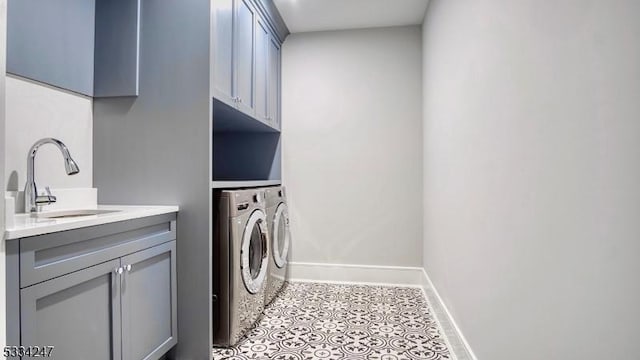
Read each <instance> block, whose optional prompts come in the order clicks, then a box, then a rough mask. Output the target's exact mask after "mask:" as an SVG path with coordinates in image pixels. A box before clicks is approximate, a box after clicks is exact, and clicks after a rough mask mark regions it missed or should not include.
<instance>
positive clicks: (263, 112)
mask: <svg viewBox="0 0 640 360" xmlns="http://www.w3.org/2000/svg"><path fill="white" fill-rule="evenodd" d="M269 41H270V40H269V31H268V30H267V25H266V24H265V23H264V21H263V20H262V19H261V18H260V17H258V21H256V118H258V120H261V121H265V122H267V120H268V119H267V118H268V116H269V109H268V103H269V99H268V96H267V94H268V80H267V78H268V76H267V74H268V71H269Z"/></svg>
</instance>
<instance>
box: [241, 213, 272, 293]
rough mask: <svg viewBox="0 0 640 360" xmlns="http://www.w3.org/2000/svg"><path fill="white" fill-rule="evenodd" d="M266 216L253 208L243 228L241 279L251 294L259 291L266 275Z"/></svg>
mask: <svg viewBox="0 0 640 360" xmlns="http://www.w3.org/2000/svg"><path fill="white" fill-rule="evenodd" d="M267 234H268V232H267V216H266V215H265V213H264V211H262V210H255V211H254V212H253V213H252V214H251V216H250V217H249V220H248V221H247V225H246V226H245V228H244V234H243V236H242V247H241V249H242V250H241V251H242V252H241V254H240V258H241V260H240V268H241V271H242V280H243V281H244V285H245V287H246V288H247V290H248V291H249V292H250V293H251V294H255V293H257V292H258V291H260V288H261V287H262V285H263V283H264V280H265V277H266V275H267V264H268V261H267V254H268V252H267V246H268V240H267V238H268V235H267Z"/></svg>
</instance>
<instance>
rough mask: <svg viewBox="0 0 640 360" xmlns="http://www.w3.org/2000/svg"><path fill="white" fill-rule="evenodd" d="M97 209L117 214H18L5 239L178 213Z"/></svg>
mask: <svg viewBox="0 0 640 360" xmlns="http://www.w3.org/2000/svg"><path fill="white" fill-rule="evenodd" d="M94 208H96V207H94ZM97 209H98V210H112V211H115V212H110V213H105V214H98V215H87V216H77V217H69V218H53V219H47V218H35V217H32V216H31V215H30V214H16V215H15V217H14V224H13V226H12V227H11V228H7V229H6V231H5V233H4V235H5V239H6V240H12V239H18V238H23V237H27V236H35V235H43V234H49V233H54V232H58V231H65V230H73V229H78V228H83V227H87V226H95V225H102V224H108V223H113V222H117V221H125V220H131V219H139V218H143V217H148V216H154V215H162V214H169V213H173V212H177V211H178V207H177V206H124V205H123V206H120V205H98V206H97Z"/></svg>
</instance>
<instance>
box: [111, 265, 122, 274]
mask: <svg viewBox="0 0 640 360" xmlns="http://www.w3.org/2000/svg"><path fill="white" fill-rule="evenodd" d="M123 271H124V269H123V268H122V267H117V268H115V269H113V273H114V274H116V275H121V274H122V272H123Z"/></svg>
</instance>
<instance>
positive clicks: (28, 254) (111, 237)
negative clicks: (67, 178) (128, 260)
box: [20, 214, 176, 288]
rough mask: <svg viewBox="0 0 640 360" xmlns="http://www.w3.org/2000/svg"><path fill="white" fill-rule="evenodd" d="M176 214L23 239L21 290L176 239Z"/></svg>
mask: <svg viewBox="0 0 640 360" xmlns="http://www.w3.org/2000/svg"><path fill="white" fill-rule="evenodd" d="M175 220H176V215H175V214H164V215H157V216H151V217H147V218H142V219H134V220H128V221H121V222H116V223H111V224H105V225H99V226H92V227H86V228H81V229H76V230H70V231H61V232H58V233H53V234H46V235H39V236H33V237H28V238H23V239H20V288H24V287H27V286H31V285H33V284H37V283H39V282H42V281H46V280H49V279H52V278H55V277H58V276H61V275H64V274H68V273H71V272H73V271H77V270H81V269H84V268H87V267H89V266H92V265H95V264H98V263H101V262H105V261H109V260H112V259H115V258H118V257H121V256H124V255H127V254H130V253H132V252H135V251H139V250H142V249H146V248H149V247H152V246H155V245H158V244H162V243H164V242H167V241H171V240H175V239H176V225H175Z"/></svg>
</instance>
